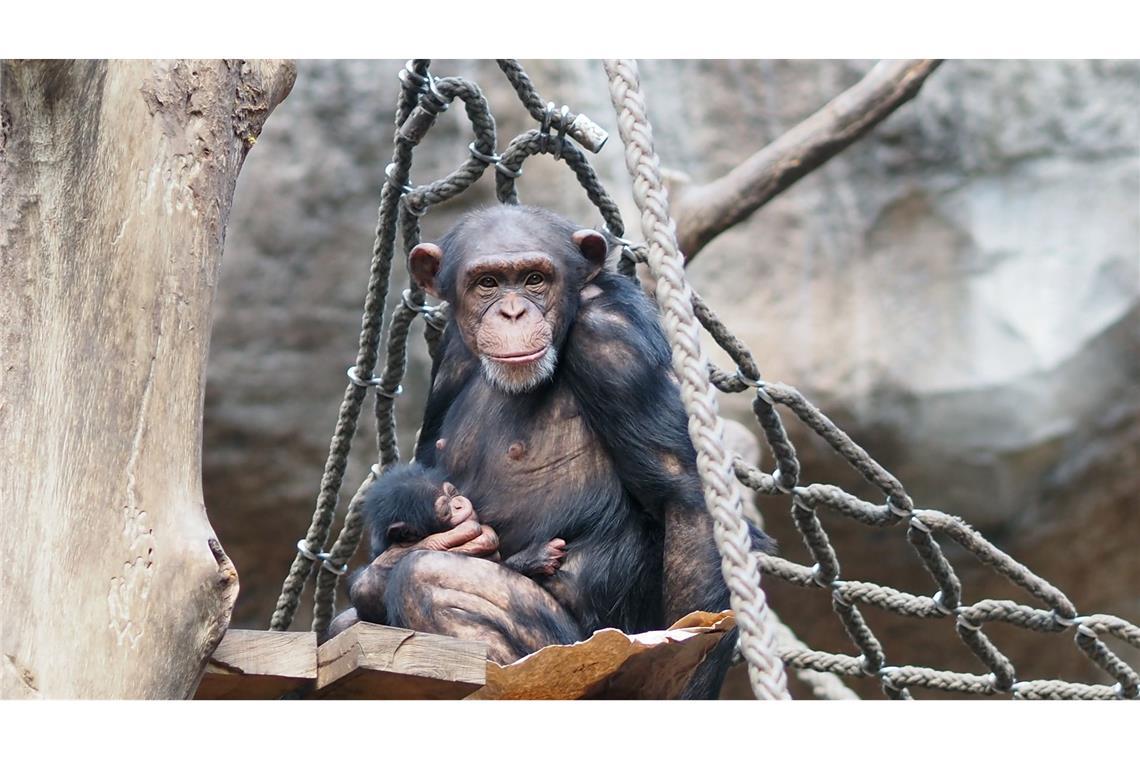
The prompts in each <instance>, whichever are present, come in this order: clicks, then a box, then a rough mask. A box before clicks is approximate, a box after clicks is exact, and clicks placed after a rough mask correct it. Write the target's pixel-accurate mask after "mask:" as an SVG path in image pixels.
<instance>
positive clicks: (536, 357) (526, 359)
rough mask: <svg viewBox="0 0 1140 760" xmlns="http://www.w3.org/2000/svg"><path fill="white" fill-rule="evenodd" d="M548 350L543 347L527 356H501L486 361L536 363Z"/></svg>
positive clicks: (489, 357) (490, 357) (548, 347)
mask: <svg viewBox="0 0 1140 760" xmlns="http://www.w3.org/2000/svg"><path fill="white" fill-rule="evenodd" d="M549 350H550V346H543V347H542V348H540V349H538V350H537V351H532V352H530V353H528V354H503V355H498V356H488V357H487V358H488V359H493V360H494V361H497V362H501V363H503V364H529V363H531V362H535V361H538V360H539V359H541V358H542V357H543V356H545V355H546V352H547V351H549Z"/></svg>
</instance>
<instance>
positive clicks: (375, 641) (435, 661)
mask: <svg viewBox="0 0 1140 760" xmlns="http://www.w3.org/2000/svg"><path fill="white" fill-rule="evenodd" d="M486 681H487V645H486V644H483V643H481V642H478V641H463V640H460V639H454V638H451V637H450V636H439V635H436V634H431V633H420V632H418V631H409V630H405V629H403V628H392V627H390V626H386V625H374V624H372V623H356V624H355V625H353V626H352V627H350V628H349V629H348V630H346V631H344V632H342V633H340V634H338V635H337V636H334V637H333V638H332V639H329V640H328V641H326V642H325V643H324V644H322V645H321V646H320V648H319V649H318V650H317V692H316V694H315V696H317V697H319V698H322V699H462V698H463V697H465V696H467V695H468V694H471V693H472V692H474V691H476V690H478V689H480V688H481V687H482V686H483V685H484V684H485V683H486Z"/></svg>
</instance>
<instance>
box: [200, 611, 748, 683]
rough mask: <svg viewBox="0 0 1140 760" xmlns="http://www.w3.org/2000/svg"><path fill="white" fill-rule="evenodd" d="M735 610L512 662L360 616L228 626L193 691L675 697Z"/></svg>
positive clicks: (600, 634)
mask: <svg viewBox="0 0 1140 760" xmlns="http://www.w3.org/2000/svg"><path fill="white" fill-rule="evenodd" d="M734 626H735V619H734V617H733V615H732V613H731V612H720V613H708V612H694V613H692V614H690V615H686V616H685V617H684V618H683V619H681V620H679V621H677V623H676V624H674V625H673V626H672V627H671V628H670V629H668V630H665V631H647V632H645V633H639V634H633V635H630V634H626V633H623V632H621V631H619V630H616V629H613V628H607V629H603V630H600V631H596V632H595V633H594V634H593V635H592V636H590V638H588V639H587V640H585V641H580V642H577V643H575V644H566V645H551V646H548V647H545V648H543V649H540V650H539V651H537V652H534V653H533V654H531V655H529V656H527V657H524V658H522V659H521V660H518V661H517V662H515V663H512V664H511V665H507V666H502V667H500V666H499V665H496V664H495V663H493V662H490V661H488V659H487V646H486V645H485V644H482V643H480V642H477V641H463V640H460V639H454V638H451V637H449V636H439V635H437V634H431V633H419V632H417V631H409V630H405V629H403V628H391V627H389V626H383V625H373V624H371V623H359V622H358V623H355V624H353V625H351V626H350V627H348V628H346V629H345V630H344V631H342V632H341V633H340V634H338V635H336V636H334V637H333V638H331V639H329V640H328V641H326V642H325V643H324V644H322V645H321V646H320V647H318V646H317V639H316V634H313V633H290V632H274V631H242V630H230V631H228V632H227V633H226V636H225V638H224V639H222V643H221V644H220V645H219V646H218V650H217V651H216V652H215V653H214V656H213V657H212V658H210V662H209V665H208V666H207V668H206V673H205V676H204V677H203V679H202V684H201V686H200V687H199V689H198V693H197V695H196V698H197V699H278V698H281V697H294V698H305V699H464V698H471V699H673V698H675V697H677V696H679V695H680V694H681V692H682V690H683V689H684V687H685V686H686V684H688V682H689V680H690V679H691V678H692V675H693V673H694V672H695V670H696V668H697V667H698V666H699V665H700V663H701V662H702V661H703V660H704V658H705V657H706V656H707V655H708V653H709V652H710V651H712V649H713V647H715V646H716V644H717V642H719V641H720V639H721V637H722V636H724V635H725V634H726V633H727V632H729V631H730V630H732V628H733V627H734Z"/></svg>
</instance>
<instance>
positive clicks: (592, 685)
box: [467, 612, 736, 699]
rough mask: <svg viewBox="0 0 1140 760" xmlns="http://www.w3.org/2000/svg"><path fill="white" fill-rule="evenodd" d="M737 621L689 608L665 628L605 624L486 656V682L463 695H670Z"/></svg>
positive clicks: (723, 614) (676, 692)
mask: <svg viewBox="0 0 1140 760" xmlns="http://www.w3.org/2000/svg"><path fill="white" fill-rule="evenodd" d="M735 625H736V619H735V617H734V616H733V614H732V613H731V612H720V613H711V612H693V613H690V614H689V615H686V616H685V617H683V618H682V619H681V620H679V621H677V623H676V624H674V625H673V626H672V627H671V628H669V630H666V631H647V632H645V633H638V634H626V633H622V632H621V631H619V630H617V629H616V628H605V629H603V630H601V631H598V632H596V633H595V634H594V635H593V636H591V637H590V638H589V639H587V640H586V641H580V642H578V643H577V644H569V645H564V646H549V647H544V648H542V649H540V650H538V651H537V652H535V653H533V654H530V655H527V656H526V657H524V658H522V659H521V660H518V661H517V662H514V663H511V664H510V665H507V666H500V665H496V664H495V663H493V662H488V663H487V685H486V686H484V687H483V688H482V689H479V690H478V691H476V692H475V693H473V694H471V695H470V696H468V697H467V699H674V698H676V697H677V696H679V695H680V693H681V690H682V689H683V688H684V687H685V684H687V683H688V682H689V679H690V678H691V677H692V675H693V671H694V670H696V668H697V666H698V665H700V664H701V662H702V661H703V660H704V659H705V656H706V655H707V654H708V653H709V652H710V651H712V648H713V647H715V646H716V645H717V643H718V642H719V641H720V639H721V637H722V636H724V634H725V633H726V632H727V631H730V630H732V629H733V628H734V627H735Z"/></svg>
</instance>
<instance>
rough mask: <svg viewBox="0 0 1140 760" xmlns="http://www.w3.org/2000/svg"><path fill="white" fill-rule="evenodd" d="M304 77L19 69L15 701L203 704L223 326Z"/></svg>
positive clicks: (11, 462)
mask: <svg viewBox="0 0 1140 760" xmlns="http://www.w3.org/2000/svg"><path fill="white" fill-rule="evenodd" d="M294 76H295V70H294V68H293V66H292V64H289V63H282V62H232V61H226V62H222V61H197V62H194V61H182V62H175V63H162V62H147V61H126V62H107V61H85V62H64V61H51V62H24V61H21V62H12V61H7V62H4V63H3V64H0V189H2V192H3V199H2V203H0V347H2V351H3V357H2V364H0V442H2V443H3V448H2V452H0V510H2V519H3V523H2V524H3V526H4V529H3V531H2V532H0V547H2V551H3V555H2V556H3V557H4V562H3V565H2V566H3V570H2V571H0V572H2V575H0V578H2V581H0V588H3V595H4V605H3V621H4V623H3V639H2V643H3V661H2V673H3V675H2V677H0V684H2V695H3V696H4V697H20V696H43V697H66V698H75V697H98V698H186V697H189V696H191V695H192V694H193V693H194V690H195V687H196V685H197V683H198V680H199V679H200V677H201V673H202V670H203V668H204V667H205V664H206V661H207V659H208V657H209V655H210V653H211V652H212V651H213V649H214V648H215V647H216V646H217V643H218V641H219V640H220V639H221V636H222V634H223V633H224V632H225V630H226V626H227V625H228V623H229V618H230V612H231V610H232V607H233V602H234V599H235V597H236V595H237V588H238V584H237V574H236V572H235V570H234V567H233V564H232V563H231V562H230V561H229V558H228V557H226V555H225V553H224V552H223V551H222V549H221V546H220V544H219V543H218V541H217V539H216V537H215V536H214V531H213V529H212V528H211V526H210V523H209V521H208V520H207V518H206V513H205V509H204V507H203V501H202V487H201V439H202V406H203V395H204V394H203V388H204V384H205V363H206V355H207V350H208V348H209V336H210V327H211V319H210V310H211V307H212V305H213V300H214V290H215V286H216V284H217V277H218V268H219V264H220V260H221V253H222V242H223V240H224V238H225V227H226V221H227V218H228V216H229V211H230V204H231V201H232V198H233V191H234V185H235V182H236V180H237V174H238V170H239V168H240V167H241V165H242V161H243V159H244V157H245V154H246V152H247V151H248V150H249V148H250V146H252V144H253V143H254V142H255V139H256V137H257V135H258V134H259V133H260V131H261V127H262V125H263V124H264V122H265V119H266V117H267V116H268V114H269V112H270V111H271V110H272V109H273V108H274V107H275V106H276V105H277V104H278V103H279V102H280V101H281V100H282V99H283V98H284V97H285V96H286V95H287V94H288V92H289V89H290V88H291V87H292V83H293V79H294Z"/></svg>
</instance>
